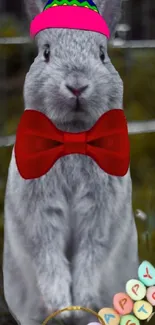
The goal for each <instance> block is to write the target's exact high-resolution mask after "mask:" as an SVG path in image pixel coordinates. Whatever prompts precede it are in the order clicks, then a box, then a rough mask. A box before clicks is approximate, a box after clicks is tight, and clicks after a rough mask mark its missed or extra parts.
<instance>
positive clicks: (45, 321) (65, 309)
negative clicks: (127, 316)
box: [42, 306, 106, 325]
mask: <svg viewBox="0 0 155 325" xmlns="http://www.w3.org/2000/svg"><path fill="white" fill-rule="evenodd" d="M73 310H82V311H85V312H87V313H91V314H92V315H95V316H96V317H97V319H99V321H100V323H101V324H102V325H106V324H105V322H104V320H103V319H102V317H101V316H100V315H98V314H97V313H96V312H95V311H94V310H92V309H89V308H86V307H80V306H69V307H66V308H63V309H60V310H57V311H56V312H54V313H53V314H51V315H49V316H48V317H47V318H46V319H45V320H44V322H43V323H42V325H46V324H48V321H49V320H51V319H53V318H54V317H56V316H57V315H59V314H61V313H63V312H64V311H73Z"/></svg>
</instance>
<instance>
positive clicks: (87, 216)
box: [3, 0, 139, 325]
mask: <svg viewBox="0 0 155 325" xmlns="http://www.w3.org/2000/svg"><path fill="white" fill-rule="evenodd" d="M94 2H95V4H96V5H97V7H98V9H99V11H100V13H101V14H102V15H103V16H104V18H105V20H106V22H107V24H108V26H109V28H110V31H111V35H113V32H114V30H115V28H116V24H117V23H118V20H119V17H120V13H121V0H96V1H94ZM25 4H26V8H27V11H28V13H29V17H30V19H33V18H34V17H35V16H36V15H37V14H38V13H39V12H41V11H42V10H43V4H42V3H41V1H40V0H25ZM35 39H36V43H37V46H38V55H37V57H36V58H35V60H34V62H33V64H32V65H31V67H30V70H29V72H28V73H27V75H26V79H25V84H24V102H25V109H29V108H31V109H35V110H37V111H40V112H42V113H44V114H46V116H47V117H48V118H49V119H51V120H52V121H53V123H54V124H55V125H56V126H57V127H58V128H59V129H60V130H62V131H70V132H79V131H84V130H88V129H89V128H90V127H92V126H93V125H94V124H95V122H96V121H97V120H98V118H99V117H100V116H101V115H102V114H103V113H104V112H106V111H108V110H110V109H113V108H122V107H123V83H122V80H121V78H120V76H119V74H118V72H117V71H116V70H115V68H114V67H113V65H112V63H111V61H110V59H109V57H108V53H107V38H106V37H105V36H104V35H102V34H99V33H96V32H91V31H82V30H72V29H46V30H43V31H41V32H40V33H39V34H37V36H36V38H35ZM74 89H79V96H78V101H77V96H76V95H75V94H74ZM4 222H5V224H4V226H5V234H4V235H5V240H4V255H3V274H4V293H5V299H6V302H7V304H8V306H9V309H10V312H11V313H12V315H13V316H14V318H15V319H16V320H17V322H18V324H21V325H40V324H42V322H43V320H45V318H46V317H47V316H48V315H50V314H51V313H52V312H53V311H55V310H57V309H61V308H63V307H66V306H70V305H80V306H85V307H89V308H92V309H94V310H96V311H99V310H100V309H101V308H103V307H112V299H113V296H114V294H115V293H117V292H122V291H124V290H125V283H126V282H127V281H128V280H129V279H131V278H135V277H137V271H138V264H139V260H138V248H137V232H136V226H135V221H134V217H133V213H132V183H131V177H130V170H128V172H127V174H126V175H125V176H124V177H116V176H110V175H109V174H106V173H105V172H104V171H103V170H102V169H101V168H100V167H99V166H98V165H97V164H96V162H95V161H93V159H91V158H90V157H88V156H84V155H79V154H73V155H67V156H64V157H61V158H60V159H59V160H57V162H56V163H55V164H54V166H53V167H52V168H51V169H50V171H49V172H48V173H47V174H46V175H44V176H42V177H40V178H38V179H33V180H24V179H23V178H22V177H21V176H20V174H19V172H18V169H17V165H16V161H15V155H14V149H13V152H12V158H11V163H10V166H9V171H8V181H7V187H6V196H5V220H4ZM74 316H75V317H74ZM60 318H61V319H62V320H63V321H64V322H66V324H69V323H71V324H73V323H75V324H80V325H81V324H85V325H86V324H87V323H89V322H90V321H94V320H95V319H96V318H93V317H92V315H91V314H89V313H84V312H81V311H80V312H73V313H71V312H69V311H68V312H64V313H62V314H61V316H60ZM96 320H97V319H96Z"/></svg>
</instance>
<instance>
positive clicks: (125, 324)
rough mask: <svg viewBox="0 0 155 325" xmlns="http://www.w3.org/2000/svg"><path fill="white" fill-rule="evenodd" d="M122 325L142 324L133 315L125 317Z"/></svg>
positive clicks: (122, 319)
mask: <svg viewBox="0 0 155 325" xmlns="http://www.w3.org/2000/svg"><path fill="white" fill-rule="evenodd" d="M120 325H140V322H139V320H138V319H137V318H136V317H135V316H133V315H125V316H122V317H121V321H120Z"/></svg>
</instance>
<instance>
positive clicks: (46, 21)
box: [30, 0, 110, 38]
mask: <svg viewBox="0 0 155 325" xmlns="http://www.w3.org/2000/svg"><path fill="white" fill-rule="evenodd" d="M47 28H69V29H81V30H87V31H94V32H98V33H101V34H103V35H105V36H106V37H107V38H109V37H110V32H109V29H108V26H107V24H106V22H105V20H104V19H103V18H102V16H101V15H100V13H99V11H98V9H97V6H96V5H95V3H94V2H93V1H92V0H49V1H48V2H47V4H46V6H45V7H44V9H43V11H42V12H41V13H40V14H39V15H37V16H36V17H35V18H34V19H33V20H32V22H31V26H30V35H31V37H35V36H36V34H37V33H39V32H40V31H42V30H44V29H47Z"/></svg>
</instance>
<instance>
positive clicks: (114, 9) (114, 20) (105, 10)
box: [94, 0, 122, 36]
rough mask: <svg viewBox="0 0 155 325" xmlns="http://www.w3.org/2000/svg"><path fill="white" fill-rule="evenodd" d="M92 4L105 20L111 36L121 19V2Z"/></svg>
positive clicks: (110, 0)
mask: <svg viewBox="0 0 155 325" xmlns="http://www.w3.org/2000/svg"><path fill="white" fill-rule="evenodd" d="M94 3H95V4H96V6H97V8H98V10H99V12H100V14H101V15H102V16H103V18H104V19H105V21H106V23H107V25H108V27H109V29H110V33H111V36H112V35H113V34H114V32H115V29H116V26H117V24H118V23H119V20H120V18H121V4H122V0H94Z"/></svg>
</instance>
